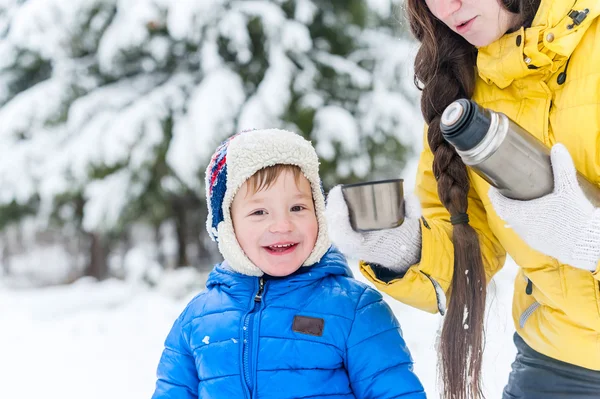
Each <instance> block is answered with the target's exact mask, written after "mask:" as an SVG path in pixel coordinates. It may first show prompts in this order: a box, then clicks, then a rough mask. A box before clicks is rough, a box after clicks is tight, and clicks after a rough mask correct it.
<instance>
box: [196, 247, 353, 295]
mask: <svg viewBox="0 0 600 399" xmlns="http://www.w3.org/2000/svg"><path fill="white" fill-rule="evenodd" d="M327 276H346V277H352V271H351V270H350V267H349V266H348V263H347V262H346V259H345V258H344V256H343V255H342V254H341V253H340V252H339V251H338V250H337V249H335V248H334V247H330V248H329V250H328V251H327V253H325V255H324V256H323V257H322V258H321V260H320V261H319V262H318V263H316V264H314V265H313V266H306V267H301V268H300V269H298V271H296V272H295V273H293V274H291V275H290V276H286V277H281V278H276V277H269V276H265V278H266V279H267V281H268V282H269V285H270V286H271V288H270V290H271V291H273V290H282V291H283V290H285V291H289V290H290V289H294V288H299V287H301V286H305V285H308V284H311V283H313V282H314V281H317V280H320V279H322V278H324V277H327ZM258 279H259V277H253V276H247V275H244V274H241V273H237V272H236V271H234V270H233V269H232V268H231V267H230V266H229V265H228V264H227V262H223V263H221V264H219V265H217V266H215V268H214V269H213V270H212V272H211V273H210V274H209V276H208V280H207V282H206V287H207V288H211V287H216V286H220V289H222V290H223V291H225V292H235V294H236V295H244V294H247V295H253V293H254V291H255V290H256V287H257V286H258Z"/></svg>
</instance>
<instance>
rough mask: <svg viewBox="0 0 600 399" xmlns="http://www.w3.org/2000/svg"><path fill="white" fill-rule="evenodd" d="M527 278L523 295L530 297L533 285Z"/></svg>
mask: <svg viewBox="0 0 600 399" xmlns="http://www.w3.org/2000/svg"><path fill="white" fill-rule="evenodd" d="M526 278H527V287H525V293H526V294H527V295H531V294H532V293H533V283H532V282H531V280H530V279H529V278H528V277H526Z"/></svg>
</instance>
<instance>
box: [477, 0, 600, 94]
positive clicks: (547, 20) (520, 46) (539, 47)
mask: <svg viewBox="0 0 600 399" xmlns="http://www.w3.org/2000/svg"><path fill="white" fill-rule="evenodd" d="M585 9H587V10H589V11H588V13H587V16H586V17H585V19H583V21H582V22H581V23H580V24H579V25H574V24H573V19H572V18H571V17H570V16H569V13H570V12H571V11H573V10H575V11H580V12H581V11H583V10H585ZM598 15H600V2H599V1H598V0H542V2H541V4H540V7H539V9H538V12H537V14H536V16H535V18H534V20H533V22H532V24H531V27H529V28H521V29H519V30H518V31H516V32H513V33H508V34H506V35H504V36H502V37H501V38H500V39H498V40H496V41H495V42H493V43H492V44H490V45H488V46H486V47H481V48H479V49H478V56H477V69H478V73H479V76H480V77H481V78H482V79H483V80H484V81H485V82H486V83H488V84H489V83H494V84H496V85H497V86H498V87H500V88H501V89H503V88H505V87H507V86H509V85H510V84H511V83H512V82H513V81H514V80H517V79H521V78H524V77H526V76H532V75H540V76H544V75H545V74H546V73H547V72H551V73H555V72H556V71H558V69H560V68H561V67H562V66H563V65H564V64H565V63H566V61H567V59H568V58H569V57H570V56H571V54H572V53H573V51H574V50H575V48H576V47H577V45H578V44H579V42H580V41H581V38H582V37H583V35H584V34H585V32H586V31H587V29H588V28H589V27H590V25H591V24H592V22H593V21H594V20H595V19H596V18H598Z"/></svg>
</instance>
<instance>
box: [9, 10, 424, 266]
mask: <svg viewBox="0 0 600 399" xmlns="http://www.w3.org/2000/svg"><path fill="white" fill-rule="evenodd" d="M398 4H399V3H398V2H397V1H393V0H343V1H342V0H273V1H266V0H253V1H240V0H238V1H231V0H203V1H169V0H136V1H133V0H73V1H69V2H65V1H63V0H12V1H10V0H4V9H2V10H0V121H1V123H0V187H1V189H0V229H2V227H3V226H6V225H7V224H8V223H14V222H16V221H18V220H20V219H21V218H22V217H24V216H25V215H35V216H36V217H37V218H39V219H40V220H44V221H46V222H47V223H49V224H52V223H55V224H58V225H61V226H64V225H70V226H77V228H78V231H80V233H81V234H87V235H89V237H90V239H91V242H92V243H94V244H93V245H92V247H93V248H95V249H92V250H91V251H90V252H91V253H101V254H103V255H98V256H100V259H99V260H98V259H95V260H94V256H91V257H90V258H91V260H90V264H93V263H94V262H100V263H102V262H104V261H105V257H106V251H108V250H110V245H111V242H114V240H119V239H120V238H121V237H122V236H123V234H124V232H126V231H127V228H128V226H130V225H131V224H132V223H136V222H145V223H148V224H150V225H152V226H154V227H155V229H156V230H157V231H158V230H159V228H160V226H161V225H162V224H163V223H164V222H165V221H169V220H170V221H174V223H175V226H176V230H177V231H176V232H177V239H178V241H179V251H178V260H177V263H178V264H180V265H184V264H197V263H198V262H199V259H198V256H206V254H205V253H204V252H203V251H202V248H203V242H204V238H203V235H202V233H201V232H202V231H203V228H204V226H203V224H204V222H203V221H204V218H205V209H204V208H205V205H204V201H203V196H204V191H203V190H204V187H203V173H204V168H205V166H206V164H207V162H208V159H209V157H210V154H211V153H212V151H213V150H214V148H215V147H216V146H217V145H218V144H219V142H221V141H222V140H223V139H224V138H226V137H227V136H229V135H231V134H233V133H235V132H237V131H240V130H243V129H247V128H265V127H280V128H287V129H290V130H293V131H296V132H298V133H301V134H303V135H304V136H305V137H307V138H309V139H310V140H311V141H312V142H313V144H314V145H315V147H316V148H317V152H318V153H319V155H320V157H321V158H322V174H323V180H324V183H325V186H326V188H329V187H331V186H333V185H334V184H338V183H344V182H353V181H357V180H363V179H368V178H379V177H390V176H398V175H399V174H400V172H401V170H402V168H403V166H404V163H405V160H406V156H407V155H408V153H409V152H410V150H411V146H412V145H413V140H412V139H411V137H414V136H419V134H420V133H419V132H420V130H421V128H420V127H419V125H420V119H419V117H418V111H417V110H416V107H417V103H418V97H417V92H416V90H415V89H414V88H413V87H412V82H413V80H412V75H411V72H410V71H411V69H410V59H411V58H412V54H413V52H412V48H411V46H412V42H411V41H410V39H409V38H408V37H407V34H406V32H405V30H404V29H405V27H403V26H402V24H401V23H399V22H398V18H397V17H398V15H399V14H400V10H399V6H398ZM95 240H96V241H95ZM98 242H102V244H99V243H98ZM190 242H195V243H196V245H197V248H199V249H200V252H199V255H197V257H196V259H190V256H189V254H188V252H187V251H186V248H187V247H188V246H189V244H190ZM98 245H100V246H101V248H102V250H98V247H97V246H98ZM95 256H96V255H95ZM96 258H97V256H96ZM102 267H103V266H102ZM102 267H101V269H102ZM105 273H106V270H105V268H104V269H102V270H101V271H100V272H97V271H96V272H94V273H92V274H97V275H98V274H99V275H103V274H105Z"/></svg>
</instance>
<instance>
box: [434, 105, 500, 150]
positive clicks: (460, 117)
mask: <svg viewBox="0 0 600 399" xmlns="http://www.w3.org/2000/svg"><path fill="white" fill-rule="evenodd" d="M490 123H491V115H490V112H489V111H488V110H487V109H485V108H482V107H480V106H479V105H478V104H477V103H476V102H475V101H473V100H468V99H466V98H461V99H459V100H456V101H454V102H453V103H451V104H450V105H448V106H447V107H446V109H445V110H444V112H443V113H442V118H441V121H440V129H441V131H442V135H443V136H444V138H445V139H446V141H448V142H449V143H450V144H452V145H453V146H454V147H456V148H457V149H458V150H461V151H467V150H470V149H472V148H474V147H475V146H476V145H477V144H479V143H480V142H481V140H483V138H484V137H485V135H486V133H487V131H488V129H489V127H490Z"/></svg>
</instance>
